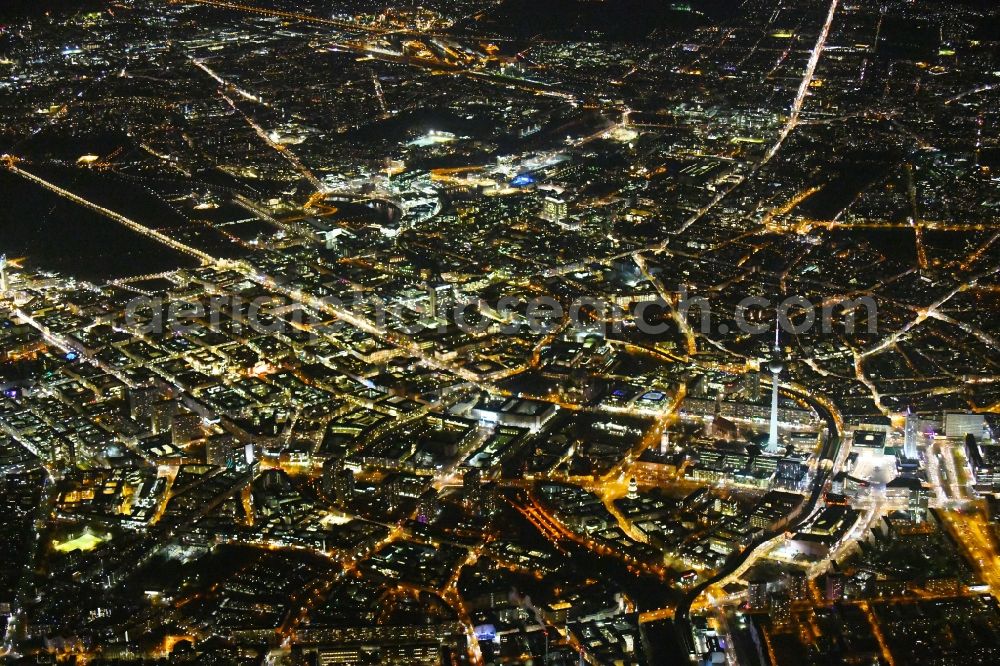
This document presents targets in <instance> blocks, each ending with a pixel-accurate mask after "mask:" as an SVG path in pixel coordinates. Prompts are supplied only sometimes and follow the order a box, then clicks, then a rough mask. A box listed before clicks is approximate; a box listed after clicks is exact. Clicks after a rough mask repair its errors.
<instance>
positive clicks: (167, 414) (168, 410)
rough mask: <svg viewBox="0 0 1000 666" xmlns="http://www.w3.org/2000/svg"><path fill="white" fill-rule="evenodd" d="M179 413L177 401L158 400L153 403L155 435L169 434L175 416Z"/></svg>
mask: <svg viewBox="0 0 1000 666" xmlns="http://www.w3.org/2000/svg"><path fill="white" fill-rule="evenodd" d="M176 413H177V401H176V400H171V399H165V400H157V401H156V402H155V403H153V408H152V415H151V418H152V422H153V433H154V434H157V435H158V434H160V433H161V432H168V431H169V430H170V424H171V423H173V420H174V415H175V414H176Z"/></svg>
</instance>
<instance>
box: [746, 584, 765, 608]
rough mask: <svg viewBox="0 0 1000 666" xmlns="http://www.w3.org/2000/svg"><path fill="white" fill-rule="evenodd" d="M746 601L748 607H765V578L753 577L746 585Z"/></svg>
mask: <svg viewBox="0 0 1000 666" xmlns="http://www.w3.org/2000/svg"><path fill="white" fill-rule="evenodd" d="M747 602H748V603H749V604H750V608H766V607H767V580H765V579H763V578H755V579H754V580H751V581H750V582H749V583H748V585H747Z"/></svg>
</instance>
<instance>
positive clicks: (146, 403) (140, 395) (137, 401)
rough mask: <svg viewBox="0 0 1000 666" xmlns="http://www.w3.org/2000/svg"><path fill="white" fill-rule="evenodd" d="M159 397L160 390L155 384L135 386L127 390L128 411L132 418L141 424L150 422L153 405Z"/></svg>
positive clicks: (144, 424)
mask: <svg viewBox="0 0 1000 666" xmlns="http://www.w3.org/2000/svg"><path fill="white" fill-rule="evenodd" d="M159 399H160V390H159V389H158V388H156V387H155V386H135V387H132V388H130V389H129V390H128V413H129V416H130V417H132V420H133V421H135V422H136V423H139V424H140V425H142V426H146V425H148V424H149V423H150V419H151V418H152V416H153V405H154V404H156V402H157V401H158V400H159Z"/></svg>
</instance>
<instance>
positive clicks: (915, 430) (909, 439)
mask: <svg viewBox="0 0 1000 666" xmlns="http://www.w3.org/2000/svg"><path fill="white" fill-rule="evenodd" d="M919 436H920V417H919V416H917V415H916V414H914V413H913V412H911V411H909V410H907V412H906V423H905V424H904V426H903V457H904V458H907V459H909V460H916V459H917V438H918V437H919Z"/></svg>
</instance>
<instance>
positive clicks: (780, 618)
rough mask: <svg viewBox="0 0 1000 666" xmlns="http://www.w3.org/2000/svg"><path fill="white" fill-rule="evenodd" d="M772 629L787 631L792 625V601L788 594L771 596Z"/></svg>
mask: <svg viewBox="0 0 1000 666" xmlns="http://www.w3.org/2000/svg"><path fill="white" fill-rule="evenodd" d="M770 617H771V627H772V628H773V629H776V630H781V629H787V628H788V627H789V626H790V625H791V623H792V600H791V599H790V598H789V597H788V595H787V594H774V595H771V610H770Z"/></svg>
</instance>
